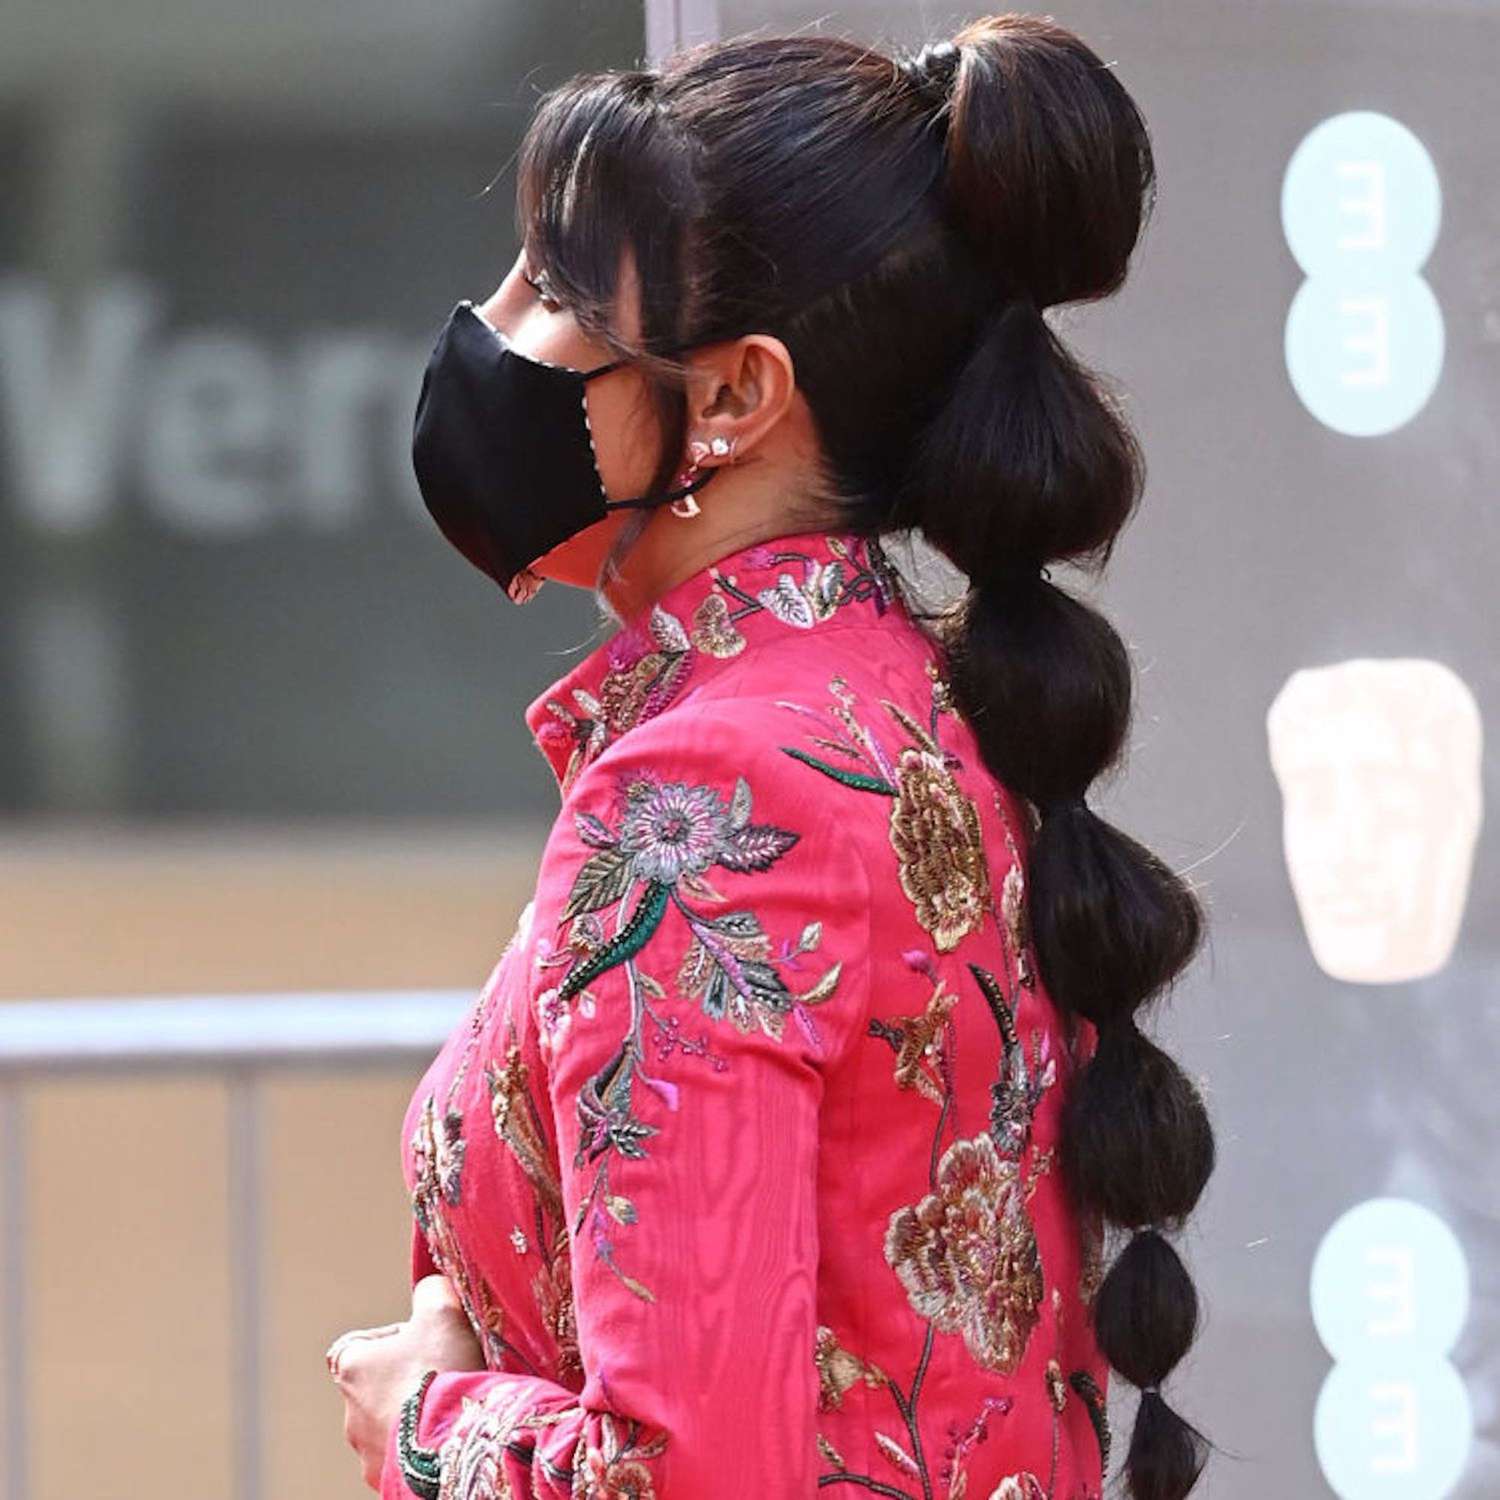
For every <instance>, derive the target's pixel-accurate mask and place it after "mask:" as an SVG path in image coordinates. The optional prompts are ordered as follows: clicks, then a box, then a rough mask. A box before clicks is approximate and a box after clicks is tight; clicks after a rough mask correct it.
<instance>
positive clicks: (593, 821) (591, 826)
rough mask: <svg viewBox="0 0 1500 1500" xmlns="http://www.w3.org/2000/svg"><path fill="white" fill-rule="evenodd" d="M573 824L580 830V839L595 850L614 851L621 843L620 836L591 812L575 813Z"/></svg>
mask: <svg viewBox="0 0 1500 1500" xmlns="http://www.w3.org/2000/svg"><path fill="white" fill-rule="evenodd" d="M573 822H574V824H575V825H576V827H577V829H578V837H579V838H581V839H582V840H583V841H584V843H585V844H589V845H591V846H592V847H593V848H595V849H612V848H614V846H615V845H616V844H617V843H619V838H618V836H617V835H616V834H615V833H614V832H613V831H612V830H611V828H610V826H609V825H608V824H607V823H606V822H604V820H603V819H602V818H596V817H595V816H594V814H593V813H591V812H577V813H574V814H573Z"/></svg>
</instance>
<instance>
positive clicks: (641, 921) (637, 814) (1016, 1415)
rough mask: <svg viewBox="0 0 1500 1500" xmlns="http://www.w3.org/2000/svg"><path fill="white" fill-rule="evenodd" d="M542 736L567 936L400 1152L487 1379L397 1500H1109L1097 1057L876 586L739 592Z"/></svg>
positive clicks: (815, 555)
mask: <svg viewBox="0 0 1500 1500" xmlns="http://www.w3.org/2000/svg"><path fill="white" fill-rule="evenodd" d="M526 721H527V724H528V726H529V727H530V729H531V730H532V733H533V735H534V737H535V739H536V742H537V744H538V745H539V747H540V748H541V750H542V752H543V754H544V755H545V756H546V758H547V760H548V762H549V763H550V765H551V766H552V768H553V770H554V772H555V773H556V775H557V779H558V782H559V784H560V787H561V790H562V808H561V811H560V813H559V816H558V818H557V821H556V823H555V825H554V826H553V829H552V831H551V834H550V836H549V838H548V841H547V844H546V849H545V852H544V854H543V858H542V865H541V871H540V876H539V879H538V882H537V888H536V893H535V896H534V898H533V900H532V901H531V902H530V903H529V904H528V906H527V908H526V910H525V911H524V912H523V913H522V916H521V919H520V924H519V926H518V927H517V930H516V932H515V935H514V936H513V937H512V939H511V940H510V943H509V945H508V946H507V947H506V949H505V951H504V953H503V954H502V955H501V957H500V959H499V961H498V962H497V963H496V965H495V967H494V969H493V970H492V971H491V973H490V975H489V978H488V979H487V980H486V982H485V983H484V985H483V987H482V989H481V991H480V993H479V995H478V998H477V1000H476V1001H475V1004H474V1007H473V1009H472V1012H471V1013H470V1015H469V1016H468V1017H467V1018H466V1019H465V1020H464V1021H463V1022H462V1023H461V1024H460V1025H459V1026H458V1027H457V1028H456V1029H455V1030H454V1032H453V1034H452V1036H451V1037H450V1038H449V1039H448V1041H447V1042H446V1043H445V1044H444V1046H443V1048H442V1050H441V1051H440V1052H439V1053H438V1055H437V1057H436V1058H435V1059H434V1060H433V1062H432V1064H431V1065H430V1067H429V1068H428V1069H427V1072H426V1074H425V1075H424V1076H423V1078H422V1080H421V1083H420V1084H419V1086H418V1088H417V1090H416V1093H415V1094H414V1096H413V1098H412V1100H411V1104H410V1106H409V1108H408V1110H407V1113H406V1118H405V1121H404V1123H403V1126H402V1145H403V1155H402V1166H403V1174H404V1176H405V1179H406V1185H407V1187H408V1189H409V1191H410V1194H411V1202H412V1208H413V1210H414V1214H415V1225H414V1233H413V1243H412V1268H411V1269H412V1279H413V1281H414V1282H415V1281H416V1280H417V1279H419V1278H420V1277H421V1276H424V1275H427V1274H429V1273H430V1272H432V1271H433V1270H439V1271H441V1272H443V1273H444V1274H445V1275H447V1276H448V1277H449V1278H450V1279H451V1281H452V1282H453V1284H454V1286H455V1287H456V1288H457V1291H458V1293H459V1295H460V1297H461V1299H462V1301H463V1304H464V1307H465V1309H466V1310H467V1312H468V1314H469V1317H470V1319H471V1321H472V1323H473V1326H474V1330H475V1333H476V1336H477V1337H478V1338H479V1340H480V1342H481V1344H482V1346H483V1349H484V1351H485V1360H486V1365H487V1368H486V1369H485V1370H483V1371H442V1372H439V1373H437V1374H436V1375H433V1374H431V1373H429V1374H428V1375H427V1376H426V1377H425V1378H424V1380H423V1381H422V1382H421V1384H420V1385H419V1387H418V1388H417V1389H416V1390H414V1391H413V1392H412V1393H411V1395H410V1396H409V1397H408V1399H407V1401H406V1404H405V1407H404V1409H403V1415H402V1419H401V1421H400V1422H398V1423H397V1424H396V1425H395V1426H394V1427H393V1429H392V1433H391V1438H390V1444H389V1447H388V1450H387V1454H386V1462H385V1467H384V1471H383V1474H382V1477H381V1487H380V1493H381V1495H382V1496H383V1497H384V1500H409V1497H410V1496H411V1495H412V1494H416V1495H419V1496H423V1497H433V1500H500V1497H508V1496H535V1497H545V1500H562V1497H585V1496H586V1497H600V1500H603V1497H611V1500H614V1497H619V1500H626V1497H629V1500H649V1497H653V1496H655V1497H660V1500H710V1497H712V1500H734V1497H741V1496H743V1497H745V1500H750V1497H755V1500H791V1497H810V1496H812V1495H813V1494H814V1493H815V1492H816V1491H817V1490H819V1489H820V1488H821V1487H824V1486H836V1485H842V1486H847V1487H849V1488H850V1489H852V1490H858V1491H864V1492H868V1493H873V1494H877V1495H885V1496H905V1497H911V1500H934V1497H948V1500H957V1497H959V1496H968V1497H970V1500H1097V1497H1098V1496H1099V1495H1100V1491H1101V1489H1102V1473H1103V1470H1104V1468H1105V1467H1106V1466H1107V1461H1108V1445H1109V1429H1108V1424H1107V1421H1106V1418H1105V1395H1106V1379H1107V1370H1108V1367H1107V1364H1106V1362H1105V1361H1104V1359H1103V1357H1102V1355H1101V1354H1100V1352H1099V1350H1098V1347H1097V1345H1096V1343H1095V1341H1094V1338H1093V1333H1092V1326H1091V1322H1090V1308H1091V1304H1092V1298H1093V1294H1094V1291H1095V1287H1096V1284H1097V1280H1098V1276H1099V1271H1100V1248H1101V1241H1100V1237H1099V1230H1100V1227H1101V1226H1100V1225H1098V1224H1097V1223H1089V1222H1080V1219H1079V1216H1078V1215H1077V1214H1076V1213H1075V1211H1074V1209H1073V1207H1072V1205H1071V1203H1070V1200H1069V1198H1068V1196H1067V1194H1066V1191H1065V1187H1064V1181H1063V1178H1062V1174H1061V1171H1060V1167H1059V1163H1058V1159H1057V1138H1058V1130H1059V1108H1060V1104H1061V1100H1062V1095H1063V1092H1064V1090H1065V1089H1066V1088H1067V1085H1068V1080H1069V1078H1070V1076H1071V1075H1072V1073H1073V1072H1074V1071H1075V1069H1076V1068H1077V1066H1078V1065H1079V1063H1080V1062H1081V1061H1083V1060H1084V1059H1085V1058H1086V1057H1087V1055H1088V1050H1089V1049H1090V1048H1091V1046H1092V1044H1093V1041H1094V1036H1095V1034H1094V1032H1093V1029H1092V1028H1091V1027H1090V1026H1089V1024H1088V1022H1086V1021H1083V1020H1079V1021H1078V1022H1077V1023H1076V1025H1074V1026H1071V1027H1070V1026H1068V1025H1067V1024H1065V1022H1064V1020H1063V1018H1062V1017H1060V1016H1059V1014H1058V1013H1057V1012H1056V1011H1055V1010H1054V1008H1053V1006H1052V1003H1051V1001H1050V1000H1049V998H1048V996H1047V993H1046V991H1045V989H1044V987H1043V985H1042V983H1041V981H1040V977H1039V976H1038V974H1037V972H1036V968H1035V955H1034V952H1033V951H1032V949H1031V947H1030V945H1029V939H1028V926H1027V909H1026V882H1025V876H1024V871H1025V867H1026V849H1027V844H1028V839H1029V836H1030V831H1031V826H1032V825H1031V823H1030V822H1029V820H1028V809H1027V807H1026V805H1025V804H1024V803H1022V802H1020V801H1019V800H1018V799H1017V798H1016V797H1015V796H1014V795H1012V794H1011V793H1010V792H1008V791H1007V790H1006V789H1005V788H1004V787H1003V786H1001V785H1000V784H998V783H997V782H996V781H995V780H994V779H993V778H992V777H991V776H990V774H989V773H988V772H987V770H986V768H985V766H984V764H983V763H982V761H981V759H980V756H979V752H978V748H977V746H976V743H975V741H974V739H973V738H972V736H971V734H970V732H969V730H968V728H967V726H966V725H965V724H964V722H963V721H962V720H961V719H960V718H959V717H958V715H957V713H956V712H955V710H954V709H953V707H952V705H951V703H950V699H949V694H948V687H947V683H946V681H945V678H944V676H943V672H942V670H941V659H940V657H939V654H938V652H937V648H936V647H935V645H934V644H933V642H932V640H931V638H930V637H929V636H928V634H927V633H926V632H925V631H924V629H923V628H922V626H921V625H920V624H919V623H918V621H917V620H916V619H914V617H913V616H912V615H911V614H910V613H909V612H908V609H907V607H906V605H905V603H904V602H903V600H902V598H901V595H900V593H899V591H898V589H897V585H896V580H895V577H894V575H893V574H892V572H891V568H890V564H889V561H888V559H887V558H886V557H885V556H884V554H883V553H882V552H881V550H880V548H879V546H878V544H877V543H874V542H868V541H864V540H861V539H859V538H856V537H854V536H852V535H838V534H822V533H810V534H796V535H788V536H784V537H781V538H779V539H777V540H775V541H772V542H766V543H760V544H757V545H755V546H751V547H746V548H744V549H742V550H740V551H737V552H734V553H732V554H730V555H728V556H725V557H722V558H720V559H719V560H718V562H716V563H715V564H713V565H712V566H709V567H705V568H704V569H703V570H702V571H700V572H699V573H697V574H695V575H694V576H692V577H690V578H688V579H686V580H684V581H683V582H681V583H678V584H677V585H675V586H674V587H673V588H671V589H670V590H669V591H668V592H667V593H666V594H665V596H664V597H663V598H661V599H660V600H659V601H658V602H657V603H656V604H655V605H653V606H652V607H650V608H649V610H646V611H643V612H642V615H641V617H638V618H637V619H636V620H634V621H632V622H630V623H629V624H628V625H627V626H626V627H625V628H624V629H622V630H620V631H618V632H616V633H615V634H614V635H613V636H612V637H611V638H610V639H608V640H607V641H605V642H604V643H603V644H601V645H599V646H598V647H597V648H595V649H594V650H593V651H592V653H591V654H590V655H588V656H587V657H586V658H584V659H583V660H581V661H579V662H578V664H577V665H576V666H574V667H573V668H572V670H571V671H569V672H568V673H567V674H566V675H564V676H563V677H562V678H561V679H560V680H559V681H558V682H556V683H554V684H553V686H552V687H550V688H548V689H547V690H546V691H545V692H544V693H542V694H541V695H540V696H539V697H538V698H537V699H536V700H535V701H534V702H532V703H531V704H530V705H529V706H528V708H527V709H526Z"/></svg>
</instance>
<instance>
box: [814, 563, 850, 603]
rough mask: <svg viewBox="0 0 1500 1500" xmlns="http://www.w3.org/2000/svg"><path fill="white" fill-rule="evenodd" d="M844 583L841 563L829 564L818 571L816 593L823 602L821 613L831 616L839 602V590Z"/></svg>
mask: <svg viewBox="0 0 1500 1500" xmlns="http://www.w3.org/2000/svg"><path fill="white" fill-rule="evenodd" d="M843 583H844V565H843V563H829V564H828V565H827V566H826V567H824V568H820V569H819V570H818V592H819V595H820V597H821V598H822V601H823V611H822V612H823V613H824V614H831V613H832V612H833V610H834V608H835V606H836V605H837V604H838V602H839V590H840V588H842V587H843Z"/></svg>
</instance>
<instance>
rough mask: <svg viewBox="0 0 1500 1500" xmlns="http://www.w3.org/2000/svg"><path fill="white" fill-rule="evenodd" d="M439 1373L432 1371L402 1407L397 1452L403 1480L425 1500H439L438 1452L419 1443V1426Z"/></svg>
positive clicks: (425, 1376)
mask: <svg viewBox="0 0 1500 1500" xmlns="http://www.w3.org/2000/svg"><path fill="white" fill-rule="evenodd" d="M436 1374H437V1371H436V1370H429V1371H428V1372H427V1373H426V1374H425V1375H424V1376H423V1377H422V1381H421V1384H420V1385H418V1386H417V1388H416V1390H414V1391H413V1392H412V1393H411V1395H409V1396H408V1397H407V1398H406V1400H404V1401H403V1402H402V1403H401V1423H400V1427H399V1428H398V1430H397V1434H396V1449H397V1452H398V1453H399V1454H400V1456H401V1477H402V1478H403V1479H404V1480H405V1481H406V1484H407V1488H408V1489H410V1490H412V1491H413V1492H414V1493H415V1494H418V1495H420V1496H421V1497H422V1500H437V1495H438V1469H439V1464H438V1450H437V1449H436V1448H424V1447H422V1446H421V1445H420V1444H419V1443H418V1442H417V1423H418V1422H419V1421H420V1420H421V1415H422V1399H423V1397H425V1396H426V1394H427V1387H428V1386H429V1385H431V1384H432V1377H433V1376H434V1375H436Z"/></svg>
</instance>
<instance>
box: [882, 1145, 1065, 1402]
mask: <svg viewBox="0 0 1500 1500" xmlns="http://www.w3.org/2000/svg"><path fill="white" fill-rule="evenodd" d="M885 1258H886V1260H887V1262H888V1263H889V1264H890V1266H891V1268H892V1269H893V1270H894V1271H895V1272H896V1274H897V1275H898V1276H899V1277H900V1278H901V1281H902V1283H903V1284H904V1285H905V1287H906V1292H907V1297H908V1299H909V1300H910V1302H911V1305H912V1308H913V1310H914V1311H915V1312H916V1313H917V1314H918V1315H919V1316H921V1317H923V1318H931V1319H932V1321H933V1322H934V1324H935V1325H936V1326H937V1327H938V1328H939V1329H941V1330H942V1331H943V1332H944V1333H961V1334H962V1335H963V1338H964V1342H965V1343H966V1344H967V1345H968V1347H969V1352H970V1353H971V1354H972V1355H973V1356H974V1358H975V1359H976V1360H977V1361H978V1362H979V1363H980V1364H982V1365H984V1366H985V1367H986V1368H987V1369H992V1370H999V1371H1000V1372H1001V1373H1002V1374H1011V1373H1013V1372H1014V1371H1015V1369H1016V1366H1017V1365H1018V1364H1019V1363H1020V1361H1021V1356H1022V1354H1023V1353H1024V1352H1025V1349H1026V1344H1027V1340H1028V1339H1029V1338H1030V1336H1031V1331H1032V1329H1033V1328H1034V1327H1035V1326H1036V1323H1037V1320H1038V1314H1037V1309H1038V1307H1039V1306H1040V1305H1041V1300H1042V1291H1043V1287H1042V1264H1041V1256H1040V1254H1039V1252H1038V1249H1037V1242H1036V1235H1035V1233H1034V1231H1033V1229H1032V1226H1031V1220H1030V1218H1029V1217H1028V1216H1027V1213H1026V1205H1025V1202H1024V1198H1023V1194H1022V1189H1021V1182H1020V1164H1019V1163H1018V1162H1015V1161H1009V1160H1002V1159H1001V1157H1000V1155H999V1154H998V1153H997V1151H996V1150H995V1143H994V1141H993V1140H991V1139H990V1137H989V1136H988V1135H978V1136H973V1137H970V1138H965V1139H961V1140H957V1141H955V1142H954V1143H953V1144H952V1145H951V1146H950V1147H949V1148H948V1149H947V1151H945V1152H944V1153H943V1159H942V1161H941V1162H939V1164H938V1169H937V1183H936V1188H935V1190H934V1191H933V1192H931V1193H929V1194H928V1195H927V1196H926V1197H925V1198H923V1199H922V1200H921V1202H919V1203H916V1204H914V1205H912V1206H910V1207H908V1208H901V1209H898V1210H897V1211H896V1212H895V1213H894V1214H892V1215H891V1218H890V1223H889V1225H888V1226H887V1229H886V1235H885Z"/></svg>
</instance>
